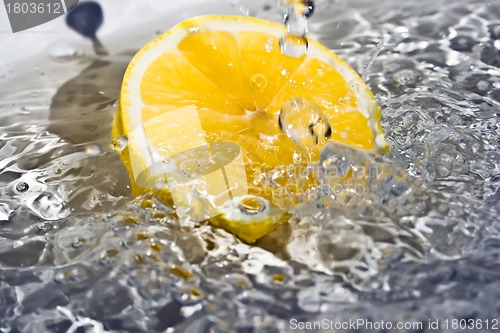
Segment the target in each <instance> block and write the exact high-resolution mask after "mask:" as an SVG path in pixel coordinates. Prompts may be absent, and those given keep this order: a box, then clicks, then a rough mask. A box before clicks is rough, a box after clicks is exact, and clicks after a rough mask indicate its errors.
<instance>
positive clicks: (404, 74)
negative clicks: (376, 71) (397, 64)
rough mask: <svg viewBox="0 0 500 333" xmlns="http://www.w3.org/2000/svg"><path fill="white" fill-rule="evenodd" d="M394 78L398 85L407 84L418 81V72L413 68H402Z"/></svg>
mask: <svg viewBox="0 0 500 333" xmlns="http://www.w3.org/2000/svg"><path fill="white" fill-rule="evenodd" d="M392 79H393V81H394V82H395V83H396V84H397V85H400V86H407V85H412V84H415V83H416V82H417V74H416V73H415V72H414V71H413V70H411V69H402V70H400V71H399V72H397V73H396V74H394V76H393V78H392Z"/></svg>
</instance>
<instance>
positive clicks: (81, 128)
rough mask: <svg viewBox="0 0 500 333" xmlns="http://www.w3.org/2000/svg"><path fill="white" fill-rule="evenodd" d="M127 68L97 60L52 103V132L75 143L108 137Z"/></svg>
mask: <svg viewBox="0 0 500 333" xmlns="http://www.w3.org/2000/svg"><path fill="white" fill-rule="evenodd" d="M130 58H131V57H130ZM127 66H128V62H127V61H125V60H123V61H113V60H112V59H110V60H99V59H98V60H95V61H94V62H93V63H92V64H91V65H89V66H88V67H87V68H85V69H84V70H83V71H82V72H81V73H80V74H79V75H78V76H76V77H75V78H73V79H71V80H69V81H67V82H66V83H64V84H63V85H62V86H61V87H60V88H59V89H58V90H57V93H56V94H55V95H54V97H53V99H52V104H51V106H50V117H49V120H50V126H49V131H50V132H52V133H55V134H57V135H59V136H60V137H62V138H64V139H67V140H69V141H71V142H73V143H84V142H90V141H94V140H98V139H101V138H103V137H109V135H110V134H109V133H110V131H111V123H112V120H113V113H114V111H115V108H116V105H115V102H116V101H117V100H118V96H119V95H120V88H121V80H122V78H123V74H124V73H125V70H126V69H127Z"/></svg>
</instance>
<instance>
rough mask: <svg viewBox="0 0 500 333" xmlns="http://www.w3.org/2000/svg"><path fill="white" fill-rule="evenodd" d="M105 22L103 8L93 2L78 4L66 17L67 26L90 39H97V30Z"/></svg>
mask: <svg viewBox="0 0 500 333" xmlns="http://www.w3.org/2000/svg"><path fill="white" fill-rule="evenodd" d="M103 21H104V16H103V13H102V8H101V6H100V5H99V4H98V3H97V2H93V1H88V2H82V3H80V4H78V5H77V6H76V7H75V8H74V9H73V10H71V11H69V12H68V14H67V15H66V24H67V25H68V26H69V27H70V28H72V29H73V30H75V31H76V32H78V33H79V34H80V35H82V36H84V37H87V38H90V39H95V38H96V32H97V29H99V27H100V26H101V25H102V22H103Z"/></svg>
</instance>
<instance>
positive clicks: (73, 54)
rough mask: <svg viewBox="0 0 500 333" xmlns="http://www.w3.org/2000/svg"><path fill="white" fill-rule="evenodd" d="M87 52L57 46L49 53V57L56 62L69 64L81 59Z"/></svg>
mask: <svg viewBox="0 0 500 333" xmlns="http://www.w3.org/2000/svg"><path fill="white" fill-rule="evenodd" d="M84 54H85V52H84V51H83V50H81V49H78V48H76V47H73V46H71V45H57V46H55V47H53V48H52V49H51V50H50V51H49V56H50V59H51V60H52V61H55V62H60V63H63V62H68V61H71V60H75V59H78V58H81V57H82V56H83V55H84Z"/></svg>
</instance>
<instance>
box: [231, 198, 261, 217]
mask: <svg viewBox="0 0 500 333" xmlns="http://www.w3.org/2000/svg"><path fill="white" fill-rule="evenodd" d="M266 207H267V205H266V201H265V200H264V199H262V198H259V197H246V198H244V199H242V200H241V202H240V204H239V205H238V208H239V209H240V211H241V212H242V213H243V214H247V215H255V214H259V213H262V212H263V211H264V210H266Z"/></svg>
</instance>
